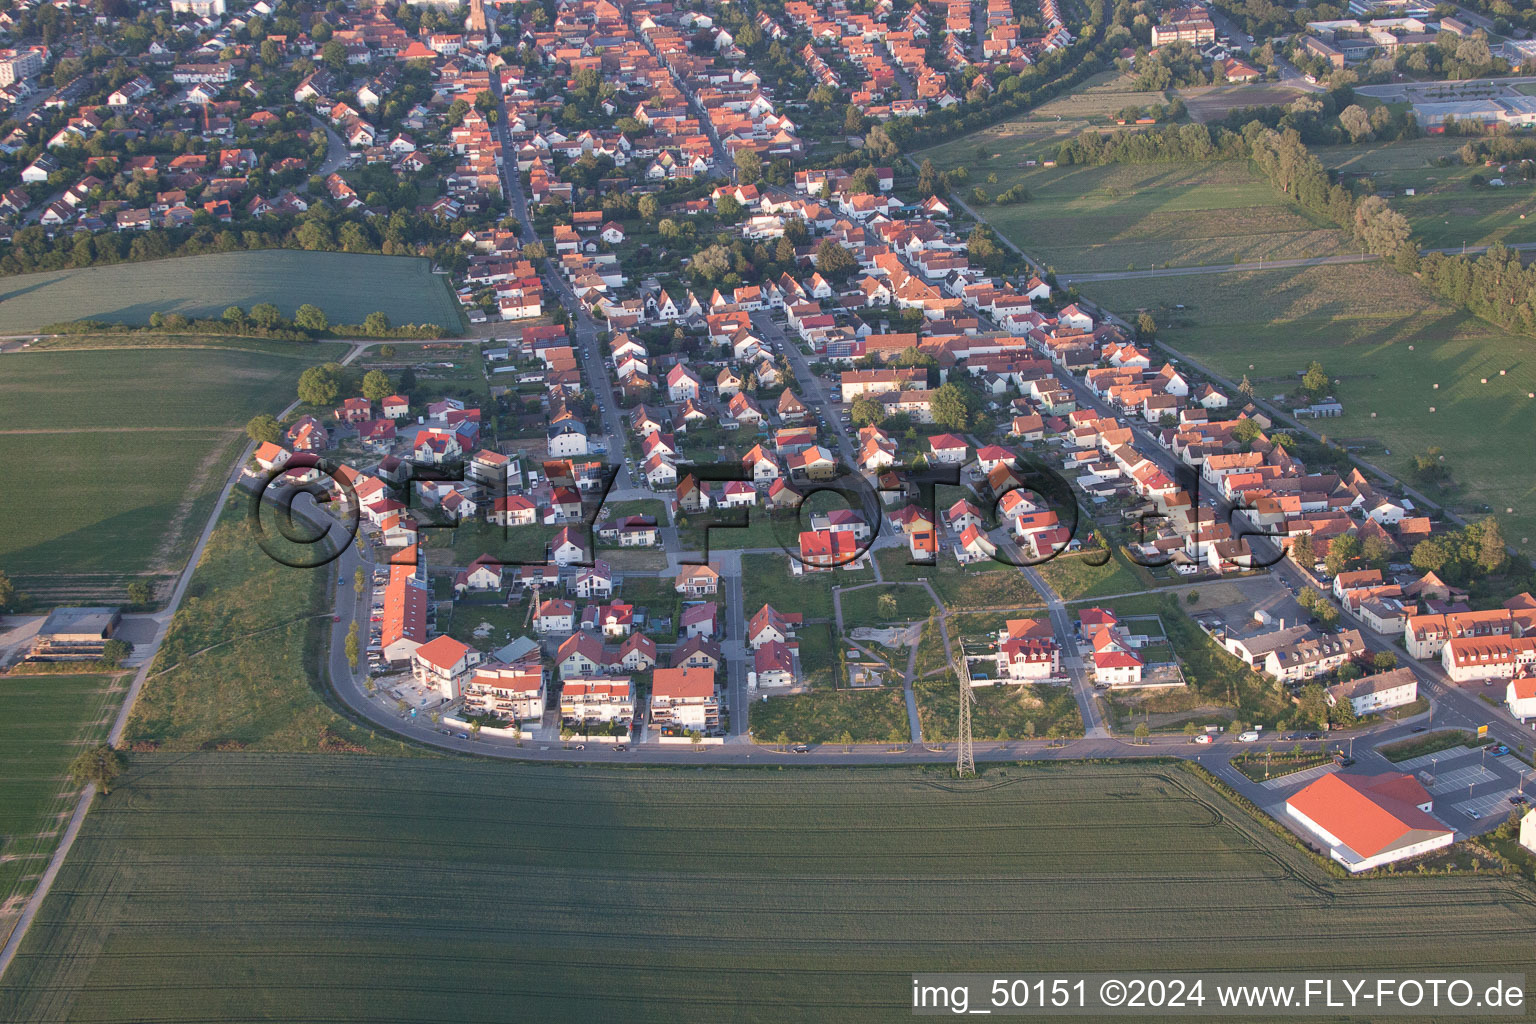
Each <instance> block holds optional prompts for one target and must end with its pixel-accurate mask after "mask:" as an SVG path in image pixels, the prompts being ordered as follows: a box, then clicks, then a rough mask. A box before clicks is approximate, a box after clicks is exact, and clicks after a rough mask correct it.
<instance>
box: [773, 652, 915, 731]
mask: <svg viewBox="0 0 1536 1024" xmlns="http://www.w3.org/2000/svg"><path fill="white" fill-rule="evenodd" d="M834 671H836V669H835V668H834ZM750 714H751V722H752V738H753V739H755V740H756V741H757V742H758V743H765V744H772V743H777V742H778V738H779V737H780V736H787V737H789V741H790V742H791V743H835V742H837V741H838V740H839V739H840V738H841V737H842V735H843V733H844V732H846V733H848V735H850V736H852V737H853V739H854V741H855V742H858V743H886V742H896V741H893V740H892V737H893V736H894V735H896V734H897V733H899V734H900V735H901V739H900V741H899V742H903V743H905V742H907V740H908V739H910V738H911V730H910V726H909V725H908V723H907V703H906V699H905V698H904V697H903V696H902V694H901V687H900V686H883V687H879V688H876V689H868V690H846V689H845V690H816V691H814V692H812V693H797V694H793V695H791V696H787V697H769V698H768V699H767V700H766V701H758V702H757V703H755V704H753V705H752V710H751V713H750Z"/></svg>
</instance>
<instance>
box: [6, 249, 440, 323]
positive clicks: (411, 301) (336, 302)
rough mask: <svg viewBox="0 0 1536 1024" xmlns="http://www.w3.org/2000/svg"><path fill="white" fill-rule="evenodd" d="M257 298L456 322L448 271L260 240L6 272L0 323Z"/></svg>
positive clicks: (337, 317) (292, 306)
mask: <svg viewBox="0 0 1536 1024" xmlns="http://www.w3.org/2000/svg"><path fill="white" fill-rule="evenodd" d="M262 302H270V303H272V304H273V305H275V306H277V307H278V308H279V309H281V310H282V311H283V313H284V314H285V315H287V316H292V315H293V312H294V310H296V309H298V308H299V306H301V305H303V304H304V303H306V302H308V303H312V304H314V305H316V306H319V307H320V308H321V309H323V310H325V312H326V315H327V316H329V317H330V319H331V322H332V323H344V324H360V323H362V322H363V318H364V317H366V316H367V315H368V314H369V313H372V312H373V311H375V310H382V311H383V312H384V313H385V314H386V315H387V316H388V317H389V319H390V322H391V323H394V324H406V323H433V324H438V325H439V326H441V327H443V328H445V329H447V330H448V331H451V332H453V333H458V332H459V331H461V330H463V322H462V320H461V319H460V316H459V310H458V301H457V300H456V299H455V298H454V296H453V293H452V292H451V291H450V289H449V287H448V283H447V279H446V278H444V277H442V276H441V275H436V274H433V273H432V268H431V264H430V263H429V261H427V260H426V259H419V258H416V257H405V256H371V255H363V254H358V253H343V252H300V251H297V250H290V249H265V250H261V251H257V252H232V253H217V254H212V255H207V256H187V257H181V258H177V259H168V260H155V261H152V262H149V263H119V264H116V265H114V266H109V267H87V268H84V269H80V270H53V271H47V272H44V273H38V274H23V275H20V276H17V277H8V278H5V279H4V280H3V281H0V332H25V331H35V330H38V329H39V328H41V327H44V326H46V325H48V324H56V323H59V322H61V321H65V320H103V321H107V322H110V323H123V324H145V323H148V321H149V315H150V314H151V313H180V314H182V315H184V316H187V317H191V318H196V317H217V316H218V315H220V314H221V313H223V312H224V310H225V309H226V308H227V307H229V306H243V307H244V308H245V309H247V310H249V309H250V308H251V307H252V306H254V305H256V304H258V303H262Z"/></svg>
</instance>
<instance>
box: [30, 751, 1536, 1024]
mask: <svg viewBox="0 0 1536 1024" xmlns="http://www.w3.org/2000/svg"><path fill="white" fill-rule="evenodd" d="M765 756H768V755H765ZM780 756H781V757H782V759H783V760H784V761H785V763H787V764H791V765H792V763H793V762H792V758H793V757H794V755H792V754H786V755H780ZM1533 927H1536V905H1533V903H1532V901H1531V899H1530V893H1529V889H1528V887H1527V886H1526V885H1525V883H1523V882H1521V881H1520V880H1518V879H1515V878H1507V879H1506V878H1497V877H1486V876H1479V877H1451V878H1446V877H1420V876H1417V875H1413V874H1411V873H1410V874H1405V875H1403V876H1401V877H1393V878H1383V879H1366V880H1343V879H1338V878H1335V877H1333V876H1331V875H1328V874H1326V873H1324V872H1323V871H1322V870H1321V869H1320V868H1319V867H1317V865H1316V864H1315V863H1314V862H1313V861H1311V860H1310V859H1308V858H1307V857H1305V856H1304V855H1303V854H1302V853H1301V852H1300V851H1298V850H1297V849H1295V848H1294V847H1292V846H1291V845H1290V844H1289V843H1287V842H1286V841H1284V840H1282V839H1280V838H1278V837H1276V836H1275V835H1274V834H1273V833H1271V832H1270V831H1269V830H1268V829H1267V828H1265V827H1263V826H1262V825H1260V824H1258V823H1256V822H1255V821H1254V820H1253V819H1251V818H1249V817H1248V815H1247V814H1246V813H1245V812H1244V811H1242V810H1240V809H1239V808H1237V807H1236V806H1234V805H1233V804H1231V803H1230V802H1228V801H1227V799H1226V798H1225V797H1223V796H1222V795H1220V794H1219V793H1217V792H1216V791H1214V790H1212V789H1210V788H1208V787H1207V786H1206V785H1205V784H1204V783H1203V782H1201V781H1199V780H1198V779H1197V778H1195V777H1194V776H1193V775H1191V774H1189V773H1188V772H1187V771H1186V770H1185V769H1182V768H1179V767H1175V766H1166V765H1135V766H1131V765H1124V766H1119V765H1058V766H1038V767H1022V766H1007V767H991V768H988V769H987V770H986V772H985V774H984V775H983V776H982V777H981V778H980V779H978V780H975V781H969V782H964V783H960V782H956V781H954V780H953V779H952V778H951V777H950V775H949V773H948V772H947V771H944V770H939V769H934V770H930V771H921V770H916V769H876V770H860V771H848V772H837V771H826V770H821V771H808V770H796V769H794V768H793V767H790V768H786V769H785V770H784V771H768V772H755V771H710V770H705V771H698V770H676V771H668V770H654V771H636V770H600V769H588V768H577V767H565V766H561V767H553V766H551V767H535V766H509V765H500V764H490V763H485V762H470V761H452V762H447V761H439V762H431V763H428V762H423V761H400V760H394V759H387V758H354V757H336V758H330V759H322V758H317V757H313V756H307V757H306V756H300V755H276V756H273V755H252V754H193V755H188V756H167V755H148V756H144V755H137V756H135V757H134V758H133V764H132V768H131V771H130V772H129V774H128V775H126V776H125V777H124V779H123V780H122V781H121V783H120V785H119V787H118V788H116V789H114V791H113V793H112V795H111V796H110V797H109V798H107V799H105V800H103V801H101V802H100V803H99V804H98V806H97V807H96V809H95V810H93V812H92V814H91V816H90V818H89V819H88V820H87V822H86V826H85V829H84V831H83V833H82V834H81V836H80V839H79V841H78V842H77V844H76V848H75V851H74V853H73V855H72V856H71V857H70V858H69V861H68V862H67V863H66V864H65V866H64V871H63V874H62V875H61V876H60V879H59V884H58V885H57V886H56V887H55V889H54V892H53V895H52V896H51V897H50V898H49V900H48V901H47V903H46V904H45V905H44V907H43V909H42V912H41V914H40V915H39V917H38V920H37V921H36V923H35V924H34V925H33V928H32V930H31V932H30V934H29V936H28V939H27V942H26V944H25V945H24V946H23V948H22V950H21V955H20V956H19V957H18V959H17V960H16V962H15V963H14V964H13V965H12V968H11V970H10V971H9V972H8V973H7V974H6V976H5V979H4V981H3V983H0V1019H4V1020H6V1021H13V1022H16V1024H29V1022H36V1021H65V1020H74V1021H86V1020H88V1021H94V1022H100V1024H110V1022H115V1021H123V1022H126V1021H130V1020H155V1021H162V1022H175V1021H193V1020H197V1021H236V1020H239V1021H245V1020H251V1019H253V1018H258V1017H259V1018H260V1019H262V1020H267V1021H305V1022H310V1021H315V1020H322V1019H323V1020H326V1021H332V1022H337V1024H346V1022H351V1021H359V1022H361V1021H369V1022H382V1021H421V1020H455V1021H463V1022H466V1024H480V1022H491V1021H505V1020H509V1019H518V1020H537V1021H594V1020H617V1019H622V1020H626V1021H633V1022H646V1021H665V1022H673V1021H680V1020H709V1021H719V1022H731V1021H758V1020H765V1019H769V1020H796V1021H837V1022H839V1024H859V1022H865V1021H889V1020H894V1019H897V1018H898V1017H899V1016H904V1015H910V1013H911V1010H910V1005H909V1002H910V999H911V994H910V992H911V975H912V972H913V971H920V970H930V971H988V970H1018V969H1019V968H1020V965H1021V964H1022V965H1027V966H1028V967H1029V968H1030V969H1031V970H1044V971H1050V970H1079V971H1080V970H1127V971H1128V970H1137V969H1139V970H1153V971H1177V970H1197V969H1210V968H1217V967H1219V968H1223V969H1229V970H1230V969H1265V968H1269V969H1286V970H1306V969H1317V970H1333V971H1356V970H1358V971H1368V972H1374V971H1381V970H1398V971H1403V972H1411V971H1414V970H1433V971H1434V972H1436V974H1437V975H1443V974H1446V973H1453V972H1455V971H1456V970H1458V969H1465V970H1480V971H1505V972H1516V971H1528V970H1529V969H1530V966H1531V959H1532V957H1531V949H1530V935H1531V931H1532V929H1533ZM1450 936H1475V937H1476V940H1475V941H1448V937H1450Z"/></svg>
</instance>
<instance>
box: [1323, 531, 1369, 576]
mask: <svg viewBox="0 0 1536 1024" xmlns="http://www.w3.org/2000/svg"><path fill="white" fill-rule="evenodd" d="M1359 557H1360V538H1359V537H1357V536H1356V535H1355V534H1353V533H1341V534H1339V535H1338V536H1337V537H1335V538H1333V540H1332V541H1330V542H1329V544H1328V557H1327V558H1326V559H1324V560H1323V561H1324V564H1325V565H1327V567H1328V571H1329V572H1330V573H1332V574H1333V575H1335V576H1337V575H1338V574H1339V573H1341V572H1343V571H1344V570H1346V569H1348V568H1349V567H1350V566H1351V565H1353V564H1354V561H1355V559H1357V558H1359Z"/></svg>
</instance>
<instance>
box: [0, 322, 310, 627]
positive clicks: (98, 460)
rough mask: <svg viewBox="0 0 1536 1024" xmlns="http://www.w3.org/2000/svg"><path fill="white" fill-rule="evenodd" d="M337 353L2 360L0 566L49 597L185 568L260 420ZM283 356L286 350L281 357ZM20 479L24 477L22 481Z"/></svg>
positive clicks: (150, 353)
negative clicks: (251, 426)
mask: <svg viewBox="0 0 1536 1024" xmlns="http://www.w3.org/2000/svg"><path fill="white" fill-rule="evenodd" d="M340 351H341V349H340V346H336V345H321V346H293V345H290V346H285V347H279V346H272V345H266V346H259V347H258V350H257V351H247V350H245V349H242V348H234V347H228V346H210V347H206V348H203V347H197V348H187V349H174V348H158V347H157V348H147V349H143V350H139V349H135V348H125V347H114V348H104V349H99V350H86V351H81V350H61V351H44V352H24V353H20V354H15V355H8V356H6V357H4V372H3V374H0V434H5V435H9V436H7V437H6V438H5V441H6V448H7V452H8V454H7V456H6V460H5V462H6V466H7V469H8V470H10V473H11V480H10V484H9V486H6V487H4V488H0V521H4V522H5V523H6V529H5V530H3V531H0V567H3V568H5V569H6V570H7V571H8V572H9V573H11V575H12V576H13V577H14V578H16V579H17V582H18V585H19V586H20V588H21V589H23V590H26V591H29V592H31V593H32V594H33V595H34V597H36V598H38V599H39V600H40V601H42V602H48V601H50V600H53V601H67V600H80V599H86V600H89V599H92V598H96V599H100V598H102V597H112V596H116V597H117V598H118V599H121V587H122V585H123V584H124V583H125V581H126V578H128V577H131V576H134V575H137V574H142V573H150V574H155V575H161V576H164V575H166V574H169V573H172V572H174V571H176V570H178V569H179V568H180V566H181V562H182V560H183V559H184V558H185V557H186V555H187V553H188V551H189V549H190V548H191V545H192V542H193V540H194V538H195V537H196V535H197V531H198V530H199V529H200V528H201V526H202V523H203V521H204V520H205V518H206V517H207V515H208V513H209V511H210V510H211V508H212V502H213V500H214V498H215V497H216V496H217V494H218V490H219V488H220V487H221V486H222V484H223V482H224V480H225V479H226V477H227V475H228V473H229V471H230V469H231V467H232V465H233V463H234V460H235V459H236V457H238V455H239V453H240V450H241V448H242V447H243V446H244V445H245V443H246V438H245V434H244V432H243V429H242V428H243V427H244V426H245V423H246V420H248V419H249V418H250V417H251V416H253V415H255V414H256V413H258V412H277V411H278V410H280V409H281V408H282V407H283V406H284V405H286V404H287V403H288V402H289V401H290V400H291V399H292V396H293V386H294V382H295V381H296V380H297V379H298V376H299V373H300V372H301V371H302V370H303V369H304V367H306V366H308V365H309V364H310V363H311V362H319V361H323V360H325V359H327V358H333V357H335V356H337V355H339V354H340ZM279 353H281V354H279ZM20 481H26V484H25V486H22V485H21V484H20Z"/></svg>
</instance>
